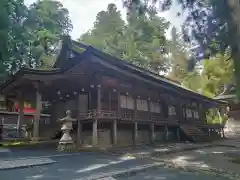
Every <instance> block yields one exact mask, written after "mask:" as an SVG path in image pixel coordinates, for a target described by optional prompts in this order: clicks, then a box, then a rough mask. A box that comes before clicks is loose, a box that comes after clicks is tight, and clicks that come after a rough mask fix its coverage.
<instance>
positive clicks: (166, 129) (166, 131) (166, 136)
mask: <svg viewBox="0 0 240 180" xmlns="http://www.w3.org/2000/svg"><path fill="white" fill-rule="evenodd" d="M164 128H165V139H166V141H168V126H167V125H165V126H164Z"/></svg>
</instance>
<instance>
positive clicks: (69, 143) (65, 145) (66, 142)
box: [58, 110, 76, 151]
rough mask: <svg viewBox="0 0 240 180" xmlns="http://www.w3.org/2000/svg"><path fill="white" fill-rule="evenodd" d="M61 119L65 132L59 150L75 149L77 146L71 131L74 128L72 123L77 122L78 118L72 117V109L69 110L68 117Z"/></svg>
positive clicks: (62, 129)
mask: <svg viewBox="0 0 240 180" xmlns="http://www.w3.org/2000/svg"><path fill="white" fill-rule="evenodd" d="M60 121H61V122H62V128H61V131H62V132H63V136H62V138H61V139H60V141H59V144H58V150H59V151H69V150H73V149H74V147H75V146H74V142H73V140H72V137H71V135H70V132H71V130H72V123H73V122H75V121H76V119H73V118H72V117H71V111H70V110H67V111H66V117H64V118H62V119H60Z"/></svg>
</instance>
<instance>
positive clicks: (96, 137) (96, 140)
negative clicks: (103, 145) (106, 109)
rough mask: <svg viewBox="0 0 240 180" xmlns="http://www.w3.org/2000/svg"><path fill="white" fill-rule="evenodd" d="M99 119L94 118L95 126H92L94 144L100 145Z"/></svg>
mask: <svg viewBox="0 0 240 180" xmlns="http://www.w3.org/2000/svg"><path fill="white" fill-rule="evenodd" d="M97 126H98V121H97V120H96V119H95V120H93V127H92V129H93V130H92V145H93V146H95V147H96V146H97V145H98V127H97Z"/></svg>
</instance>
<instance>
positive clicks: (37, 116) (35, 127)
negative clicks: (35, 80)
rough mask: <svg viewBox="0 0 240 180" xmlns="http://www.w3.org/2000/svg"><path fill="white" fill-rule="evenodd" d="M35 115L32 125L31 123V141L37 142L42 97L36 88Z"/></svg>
mask: <svg viewBox="0 0 240 180" xmlns="http://www.w3.org/2000/svg"><path fill="white" fill-rule="evenodd" d="M36 89H37V91H36V113H35V117H34V123H33V140H39V121H40V116H41V106H42V103H41V99H42V96H41V94H40V92H39V87H37V88H36Z"/></svg>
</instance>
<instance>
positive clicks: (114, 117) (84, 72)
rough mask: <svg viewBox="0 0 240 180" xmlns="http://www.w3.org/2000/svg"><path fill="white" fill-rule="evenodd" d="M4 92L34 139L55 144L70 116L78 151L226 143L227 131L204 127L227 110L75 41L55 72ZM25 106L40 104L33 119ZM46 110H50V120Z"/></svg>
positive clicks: (23, 74) (28, 75)
mask: <svg viewBox="0 0 240 180" xmlns="http://www.w3.org/2000/svg"><path fill="white" fill-rule="evenodd" d="M0 91H1V93H2V94H4V96H5V97H6V99H8V98H9V97H11V98H16V99H17V100H18V102H19V111H18V114H19V116H18V118H19V123H20V125H24V124H27V123H29V122H32V123H33V135H32V138H34V139H46V138H47V139H50V138H54V136H55V135H56V132H58V131H60V128H61V126H60V123H59V121H58V120H59V119H60V118H63V117H64V116H65V115H66V114H65V112H66V110H71V112H72V118H75V119H76V120H77V123H76V124H75V125H74V129H73V131H72V137H73V138H74V140H75V142H76V143H77V144H79V145H93V146H98V147H99V146H100V147H111V146H112V145H118V146H125V145H133V144H148V143H153V142H162V141H181V140H184V141H186V140H190V141H191V140H192V141H200V140H207V139H208V138H211V136H212V135H216V133H217V134H218V135H219V137H221V136H222V137H223V136H224V133H223V126H222V125H221V124H214V125H211V124H207V121H206V112H207V111H208V109H210V108H218V107H221V106H225V104H224V103H223V102H221V101H218V100H214V99H210V98H208V97H205V96H202V95H200V94H197V93H194V92H192V91H189V90H187V89H185V88H183V87H181V86H180V85H178V84H176V83H174V82H171V81H170V80H167V79H165V78H163V77H161V76H158V75H156V74H153V73H151V72H149V71H146V70H144V69H142V68H139V67H137V66H135V65H132V64H130V63H127V62H126V61H123V60H120V59H117V58H115V57H113V56H110V55H108V54H106V53H103V52H101V51H99V50H97V49H95V48H93V47H91V46H86V45H83V44H81V43H78V42H75V41H71V40H69V39H68V40H65V41H63V44H62V49H61V52H60V54H59V56H58V58H57V61H56V63H55V65H54V66H53V68H52V69H49V70H37V69H29V68H22V69H20V70H19V71H18V72H17V73H16V74H15V75H14V76H12V77H10V78H9V80H7V81H6V82H5V83H3V84H2V85H1V89H0ZM24 101H31V102H33V104H34V107H35V112H33V118H32V119H31V118H27V114H26V113H25V112H24V110H23V109H24V105H23V104H24V103H23V102H24ZM43 102H44V103H45V102H48V104H50V106H48V110H47V113H46V110H45V106H43V104H44V103H43ZM46 114H48V115H46ZM0 115H1V114H0ZM6 121H8V119H7V117H6V118H5V122H6ZM9 121H10V120H9Z"/></svg>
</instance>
